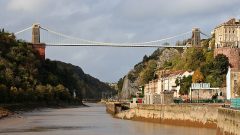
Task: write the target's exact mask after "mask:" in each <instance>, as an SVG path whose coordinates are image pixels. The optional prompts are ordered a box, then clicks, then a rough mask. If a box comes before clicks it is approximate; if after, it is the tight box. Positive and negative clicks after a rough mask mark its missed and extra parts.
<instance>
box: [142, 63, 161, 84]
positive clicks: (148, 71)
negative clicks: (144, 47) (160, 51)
mask: <svg viewBox="0 0 240 135" xmlns="http://www.w3.org/2000/svg"><path fill="white" fill-rule="evenodd" d="M156 67H157V63H156V61H155V60H150V61H148V63H147V64H146V68H145V69H144V70H143V71H142V72H141V73H140V84H141V85H144V84H146V83H148V82H149V81H151V80H152V79H154V71H155V69H156Z"/></svg>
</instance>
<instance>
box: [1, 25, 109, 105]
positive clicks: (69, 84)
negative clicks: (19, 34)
mask: <svg viewBox="0 0 240 135" xmlns="http://www.w3.org/2000/svg"><path fill="white" fill-rule="evenodd" d="M111 90H112V89H111V88H110V87H109V86H108V85H107V84H105V83H102V82H100V81H99V80H98V79H96V78H93V77H91V76H90V75H87V74H85V73H84V72H83V71H82V69H81V68H80V67H77V66H74V65H71V64H67V63H63V62H60V61H51V60H48V59H47V60H41V59H40V58H39V56H38V54H37V52H36V51H35V50H34V49H33V48H32V46H31V45H29V44H28V43H26V42H24V41H19V40H16V39H15V37H14V35H12V34H9V33H6V32H4V31H3V30H0V103H16V102H18V103H19V102H23V103H25V102H46V103H58V102H75V101H79V102H81V99H82V98H91V99H99V98H101V92H103V91H105V92H107V91H111ZM74 93H75V94H76V98H75V99H74V98H73V95H74Z"/></svg>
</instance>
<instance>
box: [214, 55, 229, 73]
mask: <svg viewBox="0 0 240 135" xmlns="http://www.w3.org/2000/svg"><path fill="white" fill-rule="evenodd" d="M213 65H214V70H215V71H216V72H217V73H219V74H220V75H223V74H226V73H227V72H228V67H229V66H230V63H229V60H228V57H227V56H225V55H224V54H218V55H217V56H216V57H215V58H214V61H213Z"/></svg>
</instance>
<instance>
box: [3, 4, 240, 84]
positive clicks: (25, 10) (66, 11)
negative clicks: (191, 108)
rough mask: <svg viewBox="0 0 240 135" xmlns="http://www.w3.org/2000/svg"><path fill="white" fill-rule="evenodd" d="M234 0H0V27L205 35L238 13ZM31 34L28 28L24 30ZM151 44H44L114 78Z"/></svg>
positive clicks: (99, 37)
mask: <svg viewBox="0 0 240 135" xmlns="http://www.w3.org/2000/svg"><path fill="white" fill-rule="evenodd" d="M239 5H240V0H0V9H1V10H0V27H4V28H5V29H6V30H8V31H11V32H16V31H19V30H21V29H23V28H26V27H28V26H30V25H32V24H33V23H35V22H38V23H40V24H41V25H42V26H45V27H48V28H51V29H53V30H55V31H58V32H61V33H65V34H68V35H71V36H74V37H79V38H83V39H89V40H96V41H107V42H142V41H151V40H157V39H161V38H164V37H168V36H172V35H176V34H179V33H182V32H186V31H190V30H191V29H192V28H193V27H199V28H200V29H201V30H202V31H203V32H205V33H207V34H209V35H210V32H211V31H212V30H213V28H214V27H215V26H216V25H218V24H220V23H222V22H224V21H227V20H228V19H230V18H233V17H235V18H238V19H240V8H239ZM29 34H31V33H29ZM153 51H154V49H151V48H145V49H143V48H88V47H83V48H81V47H79V48H76V47H75V48H74V47H72V48H71V47H65V48H56V47H55V48H53V47H48V48H47V51H46V55H47V58H50V59H52V60H61V61H64V62H68V63H72V64H74V65H78V66H80V67H81V68H83V70H84V71H85V73H88V74H90V75H92V76H94V77H97V78H99V79H100V80H102V81H106V82H116V81H117V80H118V79H119V78H120V77H122V76H124V75H125V74H126V73H127V72H128V71H129V70H130V69H132V68H133V66H134V65H135V64H136V63H138V62H139V61H141V60H142V57H143V56H144V55H145V54H148V55H149V54H151V53H152V52H153Z"/></svg>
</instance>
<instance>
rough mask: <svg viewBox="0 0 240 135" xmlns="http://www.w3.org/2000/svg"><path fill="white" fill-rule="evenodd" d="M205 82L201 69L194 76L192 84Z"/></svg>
mask: <svg viewBox="0 0 240 135" xmlns="http://www.w3.org/2000/svg"><path fill="white" fill-rule="evenodd" d="M203 80H204V76H203V74H202V73H201V71H200V69H197V70H196V71H195V72H194V74H193V76H192V82H193V83H201V82H203Z"/></svg>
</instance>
